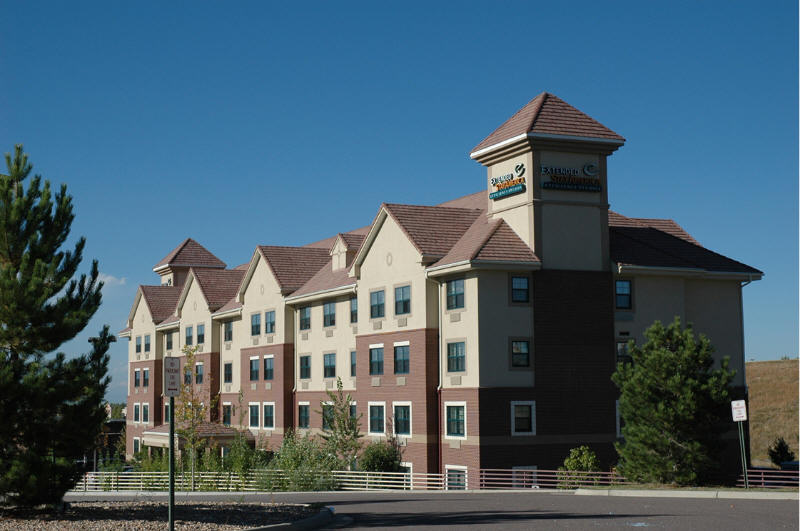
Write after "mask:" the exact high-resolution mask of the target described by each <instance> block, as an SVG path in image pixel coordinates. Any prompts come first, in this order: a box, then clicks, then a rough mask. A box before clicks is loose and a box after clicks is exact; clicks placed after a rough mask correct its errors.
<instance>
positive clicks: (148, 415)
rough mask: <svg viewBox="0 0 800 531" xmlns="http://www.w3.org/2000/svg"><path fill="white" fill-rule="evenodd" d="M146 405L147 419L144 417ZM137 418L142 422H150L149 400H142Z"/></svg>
mask: <svg viewBox="0 0 800 531" xmlns="http://www.w3.org/2000/svg"><path fill="white" fill-rule="evenodd" d="M145 407H147V420H145V419H144V408H145ZM139 419H140V420H141V421H142V424H150V402H142V412H141V416H140V417H139Z"/></svg>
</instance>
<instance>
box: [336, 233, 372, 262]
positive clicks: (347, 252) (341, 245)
mask: <svg viewBox="0 0 800 531" xmlns="http://www.w3.org/2000/svg"><path fill="white" fill-rule="evenodd" d="M363 241H364V235H361V234H349V233H348V234H343V233H341V232H340V233H339V234H337V235H336V239H335V240H334V242H333V246H331V250H330V255H331V268H332V270H333V271H339V270H340V269H347V268H349V267H350V265H351V264H352V263H353V260H354V259H355V257H356V253H357V252H358V248H359V247H361V243H362V242H363Z"/></svg>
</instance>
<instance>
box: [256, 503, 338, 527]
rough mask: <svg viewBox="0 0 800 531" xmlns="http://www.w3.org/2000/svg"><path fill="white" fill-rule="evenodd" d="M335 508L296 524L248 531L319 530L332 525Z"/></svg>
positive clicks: (284, 524) (276, 525)
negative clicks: (271, 530) (276, 530)
mask: <svg viewBox="0 0 800 531" xmlns="http://www.w3.org/2000/svg"><path fill="white" fill-rule="evenodd" d="M333 513H334V508H333V507H323V508H322V509H320V510H319V512H318V513H317V514H315V515H314V516H309V517H308V518H303V519H302V520H298V521H296V522H284V523H281V524H272V525H265V526H261V527H252V528H250V529H247V530H246V531H266V530H268V529H319V528H320V527H323V526H325V525H327V524H328V523H330V521H331V520H333Z"/></svg>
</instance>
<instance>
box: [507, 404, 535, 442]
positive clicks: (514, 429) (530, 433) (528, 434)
mask: <svg viewBox="0 0 800 531" xmlns="http://www.w3.org/2000/svg"><path fill="white" fill-rule="evenodd" d="M515 406H530V407H531V431H517V427H516V417H515V416H514V407H515ZM509 413H510V415H511V418H510V421H511V435H512V436H514V437H531V436H535V435H536V400H512V401H511V403H510V412H509Z"/></svg>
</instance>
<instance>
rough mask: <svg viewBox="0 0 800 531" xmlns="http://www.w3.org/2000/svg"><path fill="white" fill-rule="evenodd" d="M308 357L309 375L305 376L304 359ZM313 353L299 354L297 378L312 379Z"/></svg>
mask: <svg viewBox="0 0 800 531" xmlns="http://www.w3.org/2000/svg"><path fill="white" fill-rule="evenodd" d="M304 358H308V367H307V368H308V376H303V368H304V367H303V359H304ZM311 365H312V364H311V354H302V355H300V356H297V378H298V380H310V379H311Z"/></svg>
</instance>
